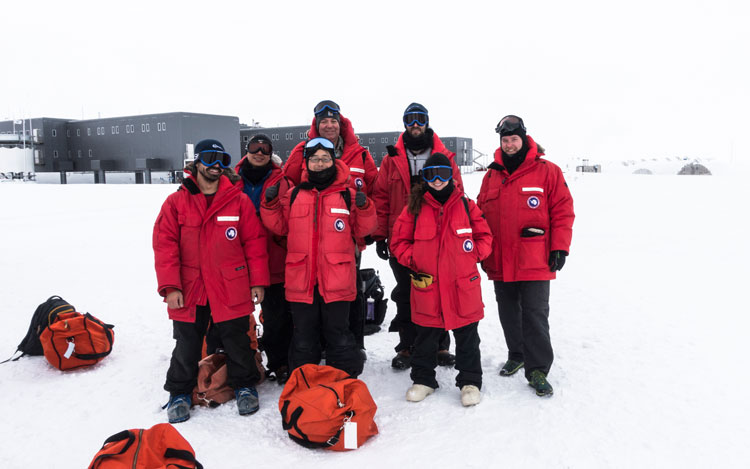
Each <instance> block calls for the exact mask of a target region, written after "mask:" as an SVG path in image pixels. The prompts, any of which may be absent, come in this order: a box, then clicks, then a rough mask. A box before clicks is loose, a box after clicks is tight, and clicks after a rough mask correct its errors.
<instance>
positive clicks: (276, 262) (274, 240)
mask: <svg viewBox="0 0 750 469" xmlns="http://www.w3.org/2000/svg"><path fill="white" fill-rule="evenodd" d="M246 159H247V155H245V156H244V157H243V158H242V159H241V160H240V162H239V163H237V166H235V168H234V170H235V171H237V173H239V172H240V167H242V164H243V163H244V162H245V160H246ZM272 165H273V169H272V170H271V175H270V176H268V179H266V180H265V182H264V183H263V189H262V190H261V193H260V198H261V200H263V198H264V197H265V193H266V189H268V188H269V187H271V186H273V185H274V184H276V183H278V184H279V197H283V196H284V194H286V191H288V190H290V189H291V188H292V184H291V183H290V182H289V180H288V179H287V178H285V177H284V174H283V172H282V170H281V166H279V165H278V164H276V163H272ZM256 213H257V214H258V215H259V216H260V211H257V212H256ZM285 259H286V237H284V236H278V235H275V234H273V233H268V270H269V272H270V274H271V285H274V284H276V283H283V282H284V260H285Z"/></svg>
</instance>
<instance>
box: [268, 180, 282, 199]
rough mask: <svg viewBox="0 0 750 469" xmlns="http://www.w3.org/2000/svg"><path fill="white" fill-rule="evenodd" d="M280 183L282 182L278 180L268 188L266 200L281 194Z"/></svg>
mask: <svg viewBox="0 0 750 469" xmlns="http://www.w3.org/2000/svg"><path fill="white" fill-rule="evenodd" d="M279 184H281V183H280V182H277V183H276V184H274V185H273V186H270V187H269V188H268V189H266V202H270V201H272V200H273V199H275V198H276V197H278V196H279Z"/></svg>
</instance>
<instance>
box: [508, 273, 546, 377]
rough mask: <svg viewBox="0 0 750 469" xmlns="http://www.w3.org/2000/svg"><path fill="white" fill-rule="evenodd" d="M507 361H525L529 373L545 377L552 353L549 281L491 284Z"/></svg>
mask: <svg viewBox="0 0 750 469" xmlns="http://www.w3.org/2000/svg"><path fill="white" fill-rule="evenodd" d="M494 285H495V299H496V300H497V306H498V312H499V314H500V323H501V324H502V326H503V334H504V335H505V343H506V345H507V346H508V359H510V360H515V361H520V362H524V363H525V365H524V373H525V374H526V378H527V379H528V378H529V377H530V376H531V372H532V371H534V370H541V371H542V372H544V374H545V375H546V374H548V373H549V370H550V368H551V367H552V360H553V359H554V354H553V352H552V342H551V341H550V335H549V289H550V282H549V280H540V281H523V282H497V281H496V282H494Z"/></svg>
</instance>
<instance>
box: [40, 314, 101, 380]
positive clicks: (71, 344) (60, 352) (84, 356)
mask: <svg viewBox="0 0 750 469" xmlns="http://www.w3.org/2000/svg"><path fill="white" fill-rule="evenodd" d="M114 327H115V326H112V325H110V324H105V323H103V322H102V321H100V320H99V319H97V318H95V317H94V316H92V315H90V314H89V313H86V314H81V313H78V312H76V311H71V312H65V313H60V314H58V315H57V317H56V318H55V320H54V322H52V323H51V324H50V325H48V326H47V327H45V328H44V330H43V331H42V333H41V335H40V336H39V341H40V342H41V343H42V348H43V349H44V357H45V358H46V359H47V361H48V362H50V364H51V365H52V366H54V367H55V368H57V369H59V370H72V369H73V368H80V367H83V366H91V365H93V364H95V363H97V362H99V361H100V360H102V359H103V358H104V357H106V356H107V355H109V354H110V352H111V351H112V343H113V342H114V340H115V333H114V331H113V330H112V329H113V328H114Z"/></svg>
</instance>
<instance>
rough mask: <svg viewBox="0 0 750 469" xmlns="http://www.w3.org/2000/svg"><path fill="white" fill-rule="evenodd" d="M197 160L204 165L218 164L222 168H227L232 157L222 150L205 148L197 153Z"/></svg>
mask: <svg viewBox="0 0 750 469" xmlns="http://www.w3.org/2000/svg"><path fill="white" fill-rule="evenodd" d="M198 161H200V162H201V163H203V164H204V165H205V166H213V165H216V164H218V165H219V166H220V167H221V168H222V169H227V168H229V165H230V164H232V157H231V156H230V155H229V153H224V152H223V151H216V150H206V151H202V152H200V153H198Z"/></svg>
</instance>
